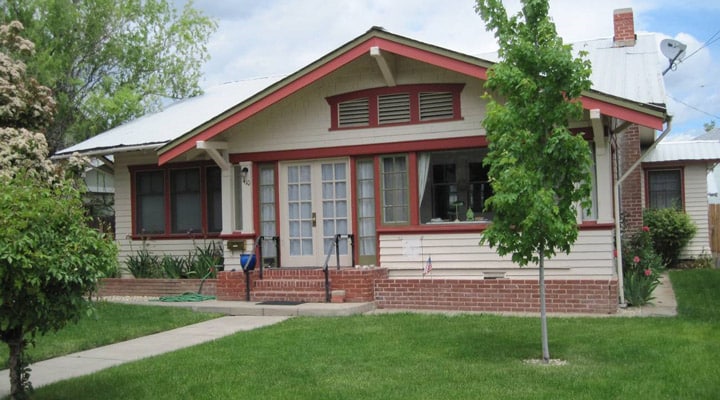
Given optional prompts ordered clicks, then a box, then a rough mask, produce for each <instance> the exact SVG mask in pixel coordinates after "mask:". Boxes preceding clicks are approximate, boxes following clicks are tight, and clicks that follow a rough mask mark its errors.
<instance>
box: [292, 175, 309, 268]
mask: <svg viewBox="0 0 720 400" xmlns="http://www.w3.org/2000/svg"><path fill="white" fill-rule="evenodd" d="M287 171H288V187H287V188H288V205H287V207H288V208H287V210H288V223H289V232H288V234H289V241H290V255H291V256H309V255H312V254H313V246H312V235H313V232H312V231H313V229H312V192H311V174H310V171H311V170H310V165H298V166H289V167H287Z"/></svg>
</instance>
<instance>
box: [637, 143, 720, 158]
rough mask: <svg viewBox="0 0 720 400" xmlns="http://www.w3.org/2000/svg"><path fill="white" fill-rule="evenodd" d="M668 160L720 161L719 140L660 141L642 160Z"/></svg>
mask: <svg viewBox="0 0 720 400" xmlns="http://www.w3.org/2000/svg"><path fill="white" fill-rule="evenodd" d="M668 161H709V162H718V161H720V141H717V140H688V141H670V142H660V143H658V145H657V146H655V148H654V149H652V151H651V152H650V154H648V155H647V157H646V158H645V160H644V162H646V163H659V162H668Z"/></svg>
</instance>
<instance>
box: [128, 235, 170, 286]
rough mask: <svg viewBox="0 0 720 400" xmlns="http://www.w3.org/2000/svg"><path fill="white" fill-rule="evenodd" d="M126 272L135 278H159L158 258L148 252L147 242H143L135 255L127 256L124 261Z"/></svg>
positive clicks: (160, 273)
mask: <svg viewBox="0 0 720 400" xmlns="http://www.w3.org/2000/svg"><path fill="white" fill-rule="evenodd" d="M125 265H127V268H128V270H130V273H131V274H132V276H134V277H135V278H161V277H162V268H161V266H160V257H159V256H158V255H155V254H152V253H151V252H150V250H148V247H147V242H145V240H143V244H142V247H141V248H140V250H138V251H137V253H135V254H131V255H129V256H128V258H127V260H126V261H125Z"/></svg>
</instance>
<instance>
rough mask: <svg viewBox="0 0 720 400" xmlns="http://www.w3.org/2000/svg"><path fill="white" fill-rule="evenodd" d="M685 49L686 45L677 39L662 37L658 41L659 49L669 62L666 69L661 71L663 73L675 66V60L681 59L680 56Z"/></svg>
mask: <svg viewBox="0 0 720 400" xmlns="http://www.w3.org/2000/svg"><path fill="white" fill-rule="evenodd" d="M685 49H687V45H685V44H684V43H680V42H678V41H677V40H673V39H663V40H662V41H661V42H660V51H661V52H662V53H663V55H664V56H665V57H667V59H668V61H669V62H670V65H669V66H668V67H667V69H665V71H663V75H665V73H667V72H668V71H669V70H670V69H673V68H674V67H675V62H676V61H677V60H682V56H683V55H684V54H685Z"/></svg>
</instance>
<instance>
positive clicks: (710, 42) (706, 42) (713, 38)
mask: <svg viewBox="0 0 720 400" xmlns="http://www.w3.org/2000/svg"><path fill="white" fill-rule="evenodd" d="M718 34H720V30H718V31H717V32H715V33H714V34H713V35H712V36H710V38H709V39H708V40H706V41H705V43H704V44H703V45H702V46H700V48H698V49H697V50H695V51H693V52H692V53H690V55H688V56H687V57H685V58H683V59H682V61H683V62H684V61H685V60H687V59H688V58H690V57H692V56H693V55H695V53H697V52H698V51H700V50H702V49H704V48H706V47H708V46H710V45H711V44H713V43H715V42H717V41H718V40H719V39H720V36H719V37H717V38H716V37H715V36H718Z"/></svg>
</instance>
